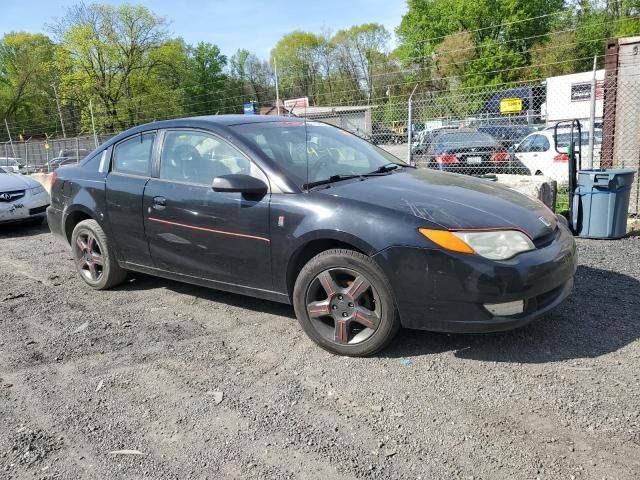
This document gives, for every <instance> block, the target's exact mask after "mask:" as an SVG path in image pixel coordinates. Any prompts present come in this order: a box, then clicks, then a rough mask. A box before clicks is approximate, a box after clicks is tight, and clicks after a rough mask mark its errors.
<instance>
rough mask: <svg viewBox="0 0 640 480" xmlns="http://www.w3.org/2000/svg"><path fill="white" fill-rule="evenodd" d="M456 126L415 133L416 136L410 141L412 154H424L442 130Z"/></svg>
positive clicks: (456, 127)
mask: <svg viewBox="0 0 640 480" xmlns="http://www.w3.org/2000/svg"><path fill="white" fill-rule="evenodd" d="M458 128H459V127H458V126H447V127H437V128H432V129H431V130H422V131H420V132H418V133H417V134H416V138H415V139H414V140H413V141H412V145H411V151H412V153H413V154H414V155H424V154H425V153H426V152H427V150H428V149H429V146H430V145H431V143H432V142H433V139H434V138H436V136H438V134H439V133H440V132H442V131H444V130H457V129H458Z"/></svg>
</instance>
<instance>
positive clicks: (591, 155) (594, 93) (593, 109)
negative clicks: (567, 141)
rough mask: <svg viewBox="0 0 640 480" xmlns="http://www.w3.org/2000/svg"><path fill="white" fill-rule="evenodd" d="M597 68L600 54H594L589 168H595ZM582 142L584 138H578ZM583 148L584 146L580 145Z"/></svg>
mask: <svg viewBox="0 0 640 480" xmlns="http://www.w3.org/2000/svg"><path fill="white" fill-rule="evenodd" d="M596 68H598V56H597V55H594V56H593V78H592V79H591V116H590V117H589V160H588V164H587V165H588V166H589V169H592V168H593V147H594V139H593V134H594V123H595V122H596V85H597V81H596ZM578 141H579V142H580V143H581V144H582V140H578ZM580 148H582V147H580Z"/></svg>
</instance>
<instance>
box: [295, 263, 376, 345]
mask: <svg viewBox="0 0 640 480" xmlns="http://www.w3.org/2000/svg"><path fill="white" fill-rule="evenodd" d="M305 305H306V309H307V315H308V317H309V319H310V320H311V325H312V326H313V327H314V329H315V330H316V332H317V333H318V334H319V335H321V336H322V337H323V338H325V339H327V340H329V341H331V342H333V343H337V344H340V345H354V344H358V343H362V342H364V341H365V340H367V339H368V338H370V337H371V336H372V335H373V334H374V333H375V332H376V330H377V329H378V327H379V326H380V320H381V318H382V304H381V302H380V296H379V295H378V293H377V292H376V290H375V288H374V287H373V285H372V284H371V282H370V281H369V280H368V279H367V278H366V277H365V276H364V275H363V274H362V273H359V272H356V271H355V270H351V269H348V268H330V269H328V270H325V271H323V272H321V273H320V274H318V275H317V276H316V277H315V278H314V279H313V280H312V282H311V283H310V284H309V288H308V289H307V294H306V298H305Z"/></svg>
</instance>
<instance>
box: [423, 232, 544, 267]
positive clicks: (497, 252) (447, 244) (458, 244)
mask: <svg viewBox="0 0 640 480" xmlns="http://www.w3.org/2000/svg"><path fill="white" fill-rule="evenodd" d="M420 233H422V234H423V235H424V236H425V237H427V238H428V239H429V240H431V241H432V242H434V243H436V244H437V245H440V246H441V247H443V248H446V249H447V250H452V251H454V252H460V253H472V254H473V253H475V254H477V255H480V256H482V257H485V258H488V259H491V260H506V259H508V258H511V257H513V256H514V255H517V254H518V253H522V252H528V251H529V250H534V249H535V248H536V247H535V245H534V244H533V242H532V241H531V239H530V238H529V237H528V236H527V235H525V234H524V233H522V232H520V231H518V230H484V231H482V230H481V231H469V230H459V231H454V232H450V231H448V230H430V229H427V228H421V229H420Z"/></svg>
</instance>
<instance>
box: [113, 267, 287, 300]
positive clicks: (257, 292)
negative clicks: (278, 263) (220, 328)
mask: <svg viewBox="0 0 640 480" xmlns="http://www.w3.org/2000/svg"><path fill="white" fill-rule="evenodd" d="M119 263H120V266H121V267H122V268H124V269H126V270H132V271H135V272H140V273H145V274H147V275H153V276H155V277H162V278H166V279H169V280H176V281H178V282H183V283H190V284H192V285H198V286H200V287H207V288H212V289H214V290H223V291H225V292H231V293H238V294H240V295H247V296H249V297H255V298H261V299H263V300H270V301H272V302H278V303H286V304H288V305H290V304H291V300H290V299H289V295H287V294H286V293H279V292H273V291H271V290H261V289H259V288H252V287H246V286H243V285H236V284H234V283H226V282H218V281H216V280H208V279H206V278H200V277H194V276H191V275H184V274H182V273H174V272H168V271H166V270H161V269H159V268H155V267H147V266H145V265H138V264H137V263H130V262H119Z"/></svg>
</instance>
